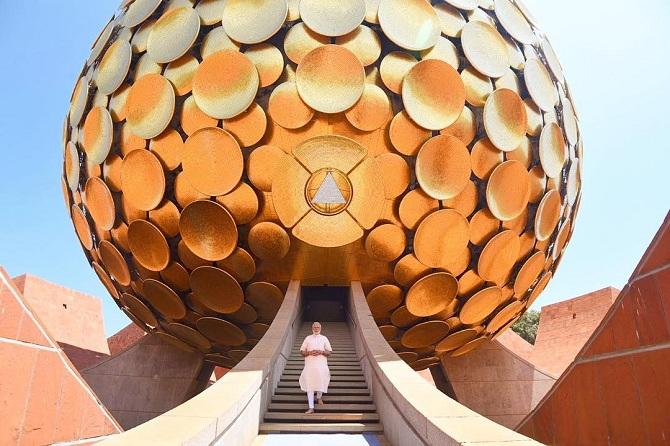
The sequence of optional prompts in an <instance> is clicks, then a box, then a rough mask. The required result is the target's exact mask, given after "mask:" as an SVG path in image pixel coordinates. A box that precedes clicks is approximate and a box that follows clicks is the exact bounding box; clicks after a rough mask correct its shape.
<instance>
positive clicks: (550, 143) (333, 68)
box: [61, 0, 583, 369]
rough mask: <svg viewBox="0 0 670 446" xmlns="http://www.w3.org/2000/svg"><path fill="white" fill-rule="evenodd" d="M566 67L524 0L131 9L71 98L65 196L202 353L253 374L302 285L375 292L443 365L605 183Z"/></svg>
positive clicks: (280, 0)
mask: <svg viewBox="0 0 670 446" xmlns="http://www.w3.org/2000/svg"><path fill="white" fill-rule="evenodd" d="M562 70H563V68H562V66H561V64H560V62H559V61H558V58H557V55H556V54H555V53H554V50H553V49H552V47H551V45H550V44H549V41H548V39H547V38H546V37H545V36H544V34H542V33H541V31H540V30H539V29H538V27H537V22H536V21H535V20H534V19H533V18H532V17H531V16H530V15H529V13H528V11H527V10H526V8H525V7H523V5H521V4H520V2H518V1H516V0H485V1H484V0H447V1H441V2H437V1H436V2H428V1H425V0H411V1H408V0H345V1H343V2H342V1H331V0H327V1H315V0H303V1H302V2H299V1H296V0H290V1H287V0H254V1H248V0H226V1H224V0H200V1H198V2H192V1H188V0H176V1H175V0H135V1H125V2H123V4H122V6H121V7H120V9H119V10H118V12H117V13H116V15H115V16H114V18H113V19H112V21H110V23H109V24H108V25H107V26H105V27H104V29H103V30H102V32H101V33H100V35H99V37H98V38H97V39H96V41H95V42H94V44H93V46H92V50H91V54H90V56H89V58H88V59H87V61H86V62H85V66H84V69H83V70H82V71H81V74H79V76H78V77H77V78H76V79H75V82H74V84H75V88H74V90H73V91H72V95H71V98H70V100H69V103H68V104H67V107H68V109H67V113H66V115H67V118H66V120H65V124H64V132H63V139H62V144H63V149H62V150H63V152H62V153H63V156H64V163H63V171H62V173H63V179H62V182H61V185H62V189H63V194H64V198H65V202H66V204H67V206H68V209H69V213H70V216H71V218H72V221H73V225H74V228H75V231H76V233H77V236H78V238H79V240H80V242H81V243H82V246H83V248H84V250H85V255H86V256H87V258H88V260H89V262H90V263H91V265H92V267H93V268H94V270H95V272H96V274H97V275H98V277H99V278H100V280H101V282H102V283H103V285H104V286H105V287H106V289H107V290H108V291H109V293H110V294H111V295H112V296H113V297H114V299H115V300H116V301H117V303H118V305H119V306H120V307H122V310H123V311H125V312H126V314H128V315H129V317H131V318H132V319H133V321H135V322H136V323H137V324H139V325H141V326H142V327H143V328H144V329H145V330H147V331H155V332H156V333H160V335H161V336H163V337H164V338H165V339H166V340H167V341H168V342H171V343H173V344H174V345H176V346H178V347H179V348H182V349H185V350H193V349H197V350H200V351H201V352H203V353H206V354H208V355H209V356H208V357H209V358H210V359H211V361H213V362H215V363H219V364H224V365H226V366H234V365H235V364H236V363H237V362H238V361H239V360H240V359H242V357H243V356H244V355H245V354H246V352H248V351H249V350H250V349H251V348H252V347H253V345H254V344H255V343H256V342H257V341H258V339H259V338H260V337H261V336H263V334H264V333H265V330H266V329H267V326H268V325H269V324H270V323H271V322H272V319H273V318H274V316H275V314H276V312H277V310H278V308H279V305H281V301H282V298H283V293H284V292H285V290H286V286H287V284H288V281H289V280H291V279H300V280H301V281H302V282H303V284H305V285H323V284H328V285H347V284H349V283H350V281H352V280H360V281H361V282H362V283H363V287H364V289H365V291H366V292H367V293H368V300H369V304H370V307H371V310H372V311H373V313H374V315H375V317H376V318H377V322H378V323H379V325H380V326H383V327H384V328H383V332H384V334H385V336H386V337H387V338H388V339H389V342H390V343H391V345H392V346H393V347H394V348H395V349H396V350H397V351H399V352H401V354H402V355H403V359H404V360H406V361H407V362H408V364H410V366H412V367H413V368H415V369H422V368H425V367H429V366H430V365H431V364H434V363H436V361H439V358H438V354H444V353H445V352H446V353H447V354H453V355H461V354H465V353H467V352H468V351H470V350H472V349H473V348H477V347H478V346H479V345H481V344H482V343H484V342H486V339H491V338H493V337H495V336H497V335H499V334H500V332H501V331H502V330H505V329H507V328H508V327H509V325H510V324H511V323H513V322H514V321H515V320H516V319H518V317H520V315H521V314H522V312H523V311H524V310H525V309H526V308H527V307H528V306H530V305H532V304H533V302H534V301H535V299H537V298H538V296H539V295H540V293H541V292H542V290H543V289H544V288H545V287H546V285H547V283H548V282H549V281H550V280H551V278H552V277H553V274H554V272H555V271H556V268H557V266H558V265H559V263H560V260H561V258H562V255H563V253H564V252H565V248H566V244H567V243H568V241H569V238H570V234H571V233H572V231H573V230H574V218H575V214H576V212H577V209H578V203H579V202H580V200H581V184H582V181H583V178H582V168H581V162H582V158H583V149H582V140H581V133H580V122H579V118H578V116H577V115H576V113H575V111H574V110H575V107H574V104H573V103H572V100H573V97H572V95H571V93H570V89H569V87H568V85H567V83H566V77H565V75H564V74H563V71H562ZM201 268H204V269H201ZM210 275H211V277H209V276H210ZM203 277H204V279H203ZM143 285H144V286H143ZM242 290H243V291H242ZM495 290H499V293H500V298H499V299H498V298H497V296H498V291H495ZM478 293H479V294H478ZM494 294H495V296H493V295H494ZM487 295H488V296H489V297H488V298H487V297H486V296H487ZM482 296H483V297H482ZM491 296H493V297H495V298H492V297H491ZM498 300H500V301H498ZM426 318H429V319H432V320H427V319H426ZM417 324H419V325H417ZM447 335H449V336H447ZM403 339H404V342H403V341H402V340H403ZM404 344H407V345H404ZM408 345H411V347H409V346H408ZM230 347H236V348H235V349H234V350H233V351H230Z"/></svg>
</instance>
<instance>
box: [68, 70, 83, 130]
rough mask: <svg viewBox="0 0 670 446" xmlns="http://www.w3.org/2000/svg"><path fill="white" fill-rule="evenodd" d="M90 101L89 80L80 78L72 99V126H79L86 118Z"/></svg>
mask: <svg viewBox="0 0 670 446" xmlns="http://www.w3.org/2000/svg"><path fill="white" fill-rule="evenodd" d="M87 101H88V79H86V77H85V76H82V77H80V78H79V81H77V85H75V87H74V91H73V92H72V99H71V101H70V113H69V115H70V125H71V126H73V127H74V126H77V125H79V121H81V118H82V116H84V110H85V109H86V102H87Z"/></svg>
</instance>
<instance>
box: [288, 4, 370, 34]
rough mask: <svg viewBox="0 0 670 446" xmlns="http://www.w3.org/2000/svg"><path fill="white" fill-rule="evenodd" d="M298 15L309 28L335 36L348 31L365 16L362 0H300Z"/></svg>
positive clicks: (356, 25)
mask: <svg viewBox="0 0 670 446" xmlns="http://www.w3.org/2000/svg"><path fill="white" fill-rule="evenodd" d="M300 17H301V18H302V20H303V22H305V25H307V26H308V27H309V28H310V29H311V30H313V31H314V32H317V33H319V34H322V35H324V36H330V37H337V36H343V35H344V34H347V33H350V32H351V31H353V30H354V29H356V28H357V27H358V25H360V24H361V23H362V22H363V19H364V18H365V2H364V1H363V0H301V1H300Z"/></svg>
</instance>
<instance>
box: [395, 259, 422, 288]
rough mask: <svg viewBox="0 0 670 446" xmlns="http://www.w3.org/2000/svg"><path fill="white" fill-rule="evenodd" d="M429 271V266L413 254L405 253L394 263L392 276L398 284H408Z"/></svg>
mask: <svg viewBox="0 0 670 446" xmlns="http://www.w3.org/2000/svg"><path fill="white" fill-rule="evenodd" d="M430 271H431V268H429V267H427V266H426V265H424V264H423V263H421V262H419V259H417V258H416V256H415V255H414V254H407V255H406V256H404V257H403V258H401V259H400V260H398V263H396V264H395V267H394V269H393V277H394V278H395V280H396V282H398V284H400V285H402V286H410V285H412V284H413V283H414V282H416V281H417V280H419V279H420V278H421V277H423V276H425V275H426V274H428V273H429V272H430Z"/></svg>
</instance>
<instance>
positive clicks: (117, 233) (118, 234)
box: [110, 222, 130, 253]
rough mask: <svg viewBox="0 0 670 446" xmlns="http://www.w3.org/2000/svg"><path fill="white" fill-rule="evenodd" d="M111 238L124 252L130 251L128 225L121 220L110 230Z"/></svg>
mask: <svg viewBox="0 0 670 446" xmlns="http://www.w3.org/2000/svg"><path fill="white" fill-rule="evenodd" d="M110 234H111V236H112V240H114V243H115V244H116V245H117V246H118V247H119V248H120V249H122V250H123V251H124V252H128V253H129V252H130V246H128V225H126V224H125V223H123V222H121V223H119V224H118V226H117V227H115V228H114V229H112V230H111V231H110Z"/></svg>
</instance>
